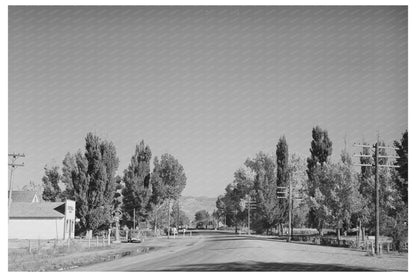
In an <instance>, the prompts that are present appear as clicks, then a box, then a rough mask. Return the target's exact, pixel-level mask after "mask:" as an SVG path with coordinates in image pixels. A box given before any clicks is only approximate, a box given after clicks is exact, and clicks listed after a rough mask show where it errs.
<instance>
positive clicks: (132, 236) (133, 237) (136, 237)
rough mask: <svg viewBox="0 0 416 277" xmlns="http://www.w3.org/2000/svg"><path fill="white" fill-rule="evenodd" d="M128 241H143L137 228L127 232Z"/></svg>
mask: <svg viewBox="0 0 416 277" xmlns="http://www.w3.org/2000/svg"><path fill="white" fill-rule="evenodd" d="M128 241H129V242H137V243H140V242H143V236H142V234H141V232H140V231H139V230H131V231H130V232H129V240H128Z"/></svg>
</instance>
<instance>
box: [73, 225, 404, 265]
mask: <svg viewBox="0 0 416 277" xmlns="http://www.w3.org/2000/svg"><path fill="white" fill-rule="evenodd" d="M177 240H182V241H181V242H180V243H179V246H178V247H176V248H172V249H164V250H158V251H154V252H150V253H148V254H145V255H139V256H134V257H127V258H122V259H119V260H115V261H111V262H105V263H100V264H95V265H91V266H86V267H80V268H78V269H76V270H77V271H406V270H407V266H408V265H407V256H405V257H404V256H397V255H396V256H395V255H384V256H383V257H372V256H368V255H367V254H366V253H365V252H362V251H357V250H352V249H346V248H338V247H326V246H319V245H307V244H298V243H287V242H284V241H277V240H274V239H265V238H260V237H248V236H239V235H234V234H230V233H221V232H201V233H199V234H198V233H194V237H193V238H192V239H186V238H177ZM191 240H192V243H190V242H191ZM182 242H183V243H182Z"/></svg>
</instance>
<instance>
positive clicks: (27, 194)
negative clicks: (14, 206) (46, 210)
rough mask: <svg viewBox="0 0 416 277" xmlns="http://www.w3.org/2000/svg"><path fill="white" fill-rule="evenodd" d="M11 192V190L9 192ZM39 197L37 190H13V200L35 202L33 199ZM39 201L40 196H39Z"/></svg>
mask: <svg viewBox="0 0 416 277" xmlns="http://www.w3.org/2000/svg"><path fill="white" fill-rule="evenodd" d="M9 193H10V192H9ZM35 196H36V197H37V194H36V191H25V190H13V191H12V202H27V203H31V202H33V199H34V198H35ZM37 200H38V201H39V197H37Z"/></svg>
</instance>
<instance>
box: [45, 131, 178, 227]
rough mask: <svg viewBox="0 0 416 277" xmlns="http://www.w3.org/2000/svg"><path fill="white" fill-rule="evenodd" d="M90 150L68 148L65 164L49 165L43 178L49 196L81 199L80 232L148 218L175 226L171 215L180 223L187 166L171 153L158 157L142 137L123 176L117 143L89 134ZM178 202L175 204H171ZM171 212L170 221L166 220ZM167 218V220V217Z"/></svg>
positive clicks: (78, 205) (78, 202)
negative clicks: (70, 150) (180, 203)
mask: <svg viewBox="0 0 416 277" xmlns="http://www.w3.org/2000/svg"><path fill="white" fill-rule="evenodd" d="M85 142H86V144H85V151H84V152H82V151H78V152H77V153H75V154H70V153H68V154H67V155H66V156H65V158H64V160H63V164H62V173H61V172H60V169H59V167H58V166H53V167H50V168H48V167H45V176H44V177H43V178H42V183H43V193H42V197H43V199H44V200H45V201H61V200H63V199H66V198H67V199H73V200H75V201H76V216H77V218H79V220H80V221H79V222H78V223H77V224H78V226H77V227H78V228H77V229H76V230H77V231H78V232H79V233H85V232H86V231H87V230H92V231H93V232H97V231H99V230H102V229H108V228H109V227H110V226H111V225H112V224H113V223H115V222H119V221H120V222H121V223H122V224H123V225H127V226H128V227H133V224H134V222H146V225H148V224H151V225H152V226H153V227H154V228H155V229H157V228H159V227H161V225H162V224H163V225H164V227H167V225H168V226H170V225H171V221H170V217H171V216H172V217H173V219H174V220H173V221H172V222H175V223H176V224H178V218H179V217H180V216H179V215H180V214H181V213H182V214H183V211H180V210H179V209H178V208H175V205H179V204H178V199H179V197H180V195H181V193H182V191H183V189H184V187H185V185H186V175H185V172H184V168H183V166H182V165H181V164H180V163H179V162H178V160H177V159H176V158H175V157H174V156H172V155H170V154H163V155H162V156H161V157H160V159H159V158H158V157H155V158H154V160H153V171H152V172H151V171H150V162H151V158H152V152H151V150H150V147H149V146H148V145H145V144H144V141H141V142H140V144H138V145H136V149H135V152H134V154H133V156H132V157H131V160H130V164H129V165H128V167H127V168H126V169H125V170H124V172H123V174H122V176H119V175H116V172H117V170H118V166H119V159H118V157H117V153H116V148H115V146H114V144H113V143H111V142H108V141H106V140H102V139H100V138H99V137H98V136H96V135H94V134H92V133H88V134H87V136H86V138H85ZM171 204H173V206H174V208H173V209H172V208H171V206H172V205H171ZM162 213H163V214H164V215H167V217H168V222H167V225H166V222H165V221H164V220H163V219H165V216H162V215H161V214H162ZM162 220H163V221H162Z"/></svg>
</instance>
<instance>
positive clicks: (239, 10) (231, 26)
mask: <svg viewBox="0 0 416 277" xmlns="http://www.w3.org/2000/svg"><path fill="white" fill-rule="evenodd" d="M407 32H408V26H407V8H406V7H10V8H9V152H24V153H25V154H26V158H24V159H22V161H24V162H25V167H24V168H18V169H17V170H16V172H15V175H14V184H15V187H17V188H18V187H22V186H23V185H25V184H28V183H29V181H30V180H33V181H35V182H36V183H40V182H41V177H42V175H43V167H44V166H45V164H48V165H51V164H58V165H61V162H62V160H63V158H64V155H65V153H67V152H71V153H74V152H75V151H77V150H78V149H82V150H83V149H84V145H85V141H84V138H85V136H86V134H87V132H89V131H92V132H95V133H96V134H97V135H98V136H100V137H101V138H104V139H108V140H111V141H113V142H114V144H115V145H116V148H117V152H118V156H119V158H120V167H119V173H121V172H122V171H123V170H124V169H125V168H126V167H127V165H128V163H129V160H130V158H131V155H132V154H133V152H134V149H135V144H136V143H138V142H139V141H140V140H142V139H144V140H145V143H146V144H148V145H149V146H150V148H151V150H152V154H153V157H154V156H155V155H157V156H160V155H161V154H163V153H166V152H168V153H171V154H173V155H174V156H175V157H176V158H177V159H178V160H179V161H180V162H181V163H182V164H183V166H184V168H185V172H186V175H187V177H188V183H187V187H186V188H185V190H184V195H194V196H217V195H219V194H221V193H223V191H224V188H225V186H226V185H227V184H228V183H229V182H231V181H232V178H233V172H234V171H235V170H236V169H237V168H239V167H240V166H241V165H242V163H243V162H244V161H245V159H246V158H247V157H249V156H251V157H252V156H254V155H255V153H257V152H258V151H260V150H262V151H264V152H268V153H270V154H272V153H274V152H275V145H276V143H277V141H278V139H279V137H280V136H282V135H286V139H287V141H288V144H289V151H290V152H291V153H297V154H299V155H301V156H304V157H306V156H308V155H309V147H310V141H311V131H312V127H313V126H315V125H320V126H321V127H322V128H325V129H327V130H328V132H329V137H330V139H331V140H332V141H333V148H334V153H333V157H332V159H333V160H338V159H339V153H340V151H341V150H342V149H343V148H344V138H346V139H347V146H348V148H349V150H350V151H351V152H353V149H352V147H351V145H352V143H353V142H358V141H361V140H363V139H365V140H366V141H368V142H374V140H375V139H376V137H377V133H378V132H379V133H380V137H381V138H382V139H384V140H385V141H386V142H387V143H388V144H391V143H392V141H393V140H395V139H399V138H400V137H401V133H402V132H404V131H405V129H406V128H407V124H408V119H407V111H408V109H407V106H408V101H407V95H408V93H407V78H408V73H407V70H408V65H407V58H408V57H407V55H408V51H407V47H408V44H407V39H408V38H407Z"/></svg>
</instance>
